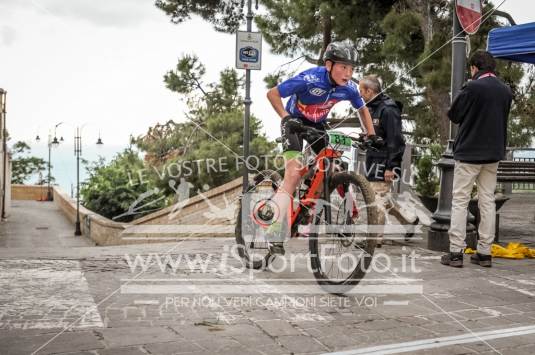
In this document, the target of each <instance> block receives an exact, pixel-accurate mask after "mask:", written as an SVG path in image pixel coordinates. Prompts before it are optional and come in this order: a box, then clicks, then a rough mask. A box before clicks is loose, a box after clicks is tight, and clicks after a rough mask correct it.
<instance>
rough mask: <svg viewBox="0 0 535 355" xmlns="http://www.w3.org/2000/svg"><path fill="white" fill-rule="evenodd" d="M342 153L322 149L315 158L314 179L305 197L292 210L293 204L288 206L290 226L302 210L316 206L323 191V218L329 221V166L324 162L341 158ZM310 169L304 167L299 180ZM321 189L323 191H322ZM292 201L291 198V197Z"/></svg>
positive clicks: (330, 149)
mask: <svg viewBox="0 0 535 355" xmlns="http://www.w3.org/2000/svg"><path fill="white" fill-rule="evenodd" d="M341 157H342V153H341V152H339V151H336V150H334V149H332V148H329V147H328V146H327V147H326V148H323V149H322V150H321V151H320V152H319V154H318V155H317V156H316V157H315V159H314V161H315V163H314V166H315V167H316V173H315V174H314V177H313V178H312V181H311V185H310V187H309V188H308V190H307V193H306V195H305V196H304V199H303V200H301V201H300V203H299V205H298V206H297V207H296V208H295V209H294V207H293V202H292V203H290V205H289V213H290V226H293V225H294V224H295V222H296V221H297V218H298V217H299V214H300V213H301V211H302V209H303V208H304V207H307V208H309V209H313V208H314V206H315V205H316V202H315V201H316V200H317V199H318V198H320V197H321V191H323V197H324V199H325V202H326V203H325V207H326V209H325V217H326V218H327V219H328V220H330V218H331V209H330V196H329V194H328V193H327V192H328V191H329V174H330V171H328V169H330V168H331V167H330V164H329V165H328V166H326V165H327V164H326V161H331V160H334V159H336V158H341ZM309 171H310V169H309V168H308V167H307V166H305V167H303V168H302V169H301V171H300V174H301V178H303V176H305V175H306V174H307V173H308V172H309ZM322 188H323V190H322ZM292 201H293V197H292Z"/></svg>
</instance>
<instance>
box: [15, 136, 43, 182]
mask: <svg viewBox="0 0 535 355" xmlns="http://www.w3.org/2000/svg"><path fill="white" fill-rule="evenodd" d="M30 151H31V148H30V146H29V145H28V144H26V143H25V142H23V141H18V142H17V143H15V144H14V145H13V148H12V154H13V159H12V164H13V165H12V172H11V183H13V184H24V183H25V182H27V181H28V179H29V178H30V177H31V176H32V175H34V174H39V173H40V172H42V171H44V170H45V169H46V162H45V161H44V160H43V159H41V158H37V157H34V156H27V154H29V153H30ZM51 180H52V179H51ZM39 183H40V182H39V181H38V184H39ZM45 183H46V182H45Z"/></svg>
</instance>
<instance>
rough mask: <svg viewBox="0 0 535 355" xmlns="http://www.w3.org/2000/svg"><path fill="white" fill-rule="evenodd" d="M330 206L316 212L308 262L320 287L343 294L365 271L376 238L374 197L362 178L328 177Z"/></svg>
mask: <svg viewBox="0 0 535 355" xmlns="http://www.w3.org/2000/svg"><path fill="white" fill-rule="evenodd" d="M329 191H330V192H329V201H328V202H329V203H323V205H322V206H321V208H318V209H317V213H316V216H315V219H314V224H315V228H314V231H313V233H312V234H311V235H310V240H309V248H310V258H311V259H310V262H311V266H312V271H313V273H314V277H315V278H316V280H317V282H318V283H319V284H320V286H321V287H322V288H323V289H325V290H326V291H328V292H329V293H333V294H343V293H346V292H347V291H349V290H350V289H351V288H352V287H354V286H355V285H356V284H358V283H359V282H360V281H361V280H362V278H363V277H364V276H365V274H366V271H367V270H368V268H369V266H370V263H371V260H372V256H373V253H374V251H375V245H376V238H375V236H376V235H375V234H374V233H370V231H369V227H370V226H375V225H377V222H378V211H377V207H376V206H375V194H374V192H373V189H372V187H371V185H370V183H369V182H368V180H366V178H365V177H363V176H360V175H354V174H350V173H347V172H342V173H337V174H334V175H333V176H332V177H331V181H330V184H329Z"/></svg>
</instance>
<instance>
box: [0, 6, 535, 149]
mask: <svg viewBox="0 0 535 355" xmlns="http://www.w3.org/2000/svg"><path fill="white" fill-rule="evenodd" d="M500 2H501V0H500ZM497 3H499V2H498V1H495V4H497ZM500 9H501V10H504V11H507V12H509V13H510V14H511V15H512V16H513V18H514V19H515V20H516V22H517V23H519V24H520V23H526V22H532V21H535V2H534V1H526V0H506V1H505V3H504V4H503V5H502V6H501V8H500ZM242 29H245V23H244V25H243V27H242ZM185 53H188V54H196V55H197V56H198V57H199V58H200V60H201V62H202V63H204V64H205V66H206V68H207V75H206V78H205V80H204V82H205V83H209V82H212V81H215V80H216V79H217V77H218V74H219V72H220V71H221V70H222V69H224V68H226V67H234V64H235V35H230V34H222V33H218V32H216V31H214V30H213V29H212V27H211V26H210V24H208V23H206V22H203V20H202V19H200V18H193V19H191V20H190V21H187V22H186V23H183V24H180V25H175V24H172V23H171V22H170V21H169V19H168V17H167V16H166V15H165V14H164V13H163V12H162V11H160V10H159V9H157V8H156V7H155V6H154V1H153V0H113V1H109V0H0V88H3V89H5V90H7V92H8V96H7V111H8V112H7V126H8V131H9V134H10V136H11V137H12V142H15V141H18V140H24V141H26V142H28V143H31V144H32V146H33V145H36V143H35V140H34V138H35V136H36V135H37V134H39V135H40V136H41V137H42V138H44V140H45V141H46V136H47V134H48V133H49V132H51V128H53V127H54V125H55V124H57V123H59V122H64V123H63V124H61V125H60V126H59V127H58V129H57V135H58V137H59V136H64V138H65V143H64V144H65V145H66V146H69V145H70V147H71V149H72V140H73V139H72V137H73V136H74V129H75V127H76V126H78V125H83V124H85V126H84V129H83V134H82V136H83V137H84V142H88V143H87V144H89V142H92V141H96V139H97V137H98V135H99V132H100V135H101V137H102V139H103V141H104V143H105V144H107V145H108V146H109V147H110V148H111V147H118V148H117V150H119V149H120V148H122V147H126V146H127V145H128V140H129V136H130V135H134V136H137V135H140V134H143V133H145V132H146V131H147V129H148V127H150V126H153V125H155V124H156V123H158V122H160V123H164V122H166V121H167V120H169V119H173V120H175V121H177V122H179V121H183V120H184V111H185V110H186V107H185V105H184V104H183V103H182V102H181V101H180V100H179V96H178V95H177V94H176V93H173V92H171V91H170V90H168V89H166V88H165V85H164V83H163V75H164V74H165V73H166V72H167V71H168V70H171V69H173V68H174V67H175V65H176V63H177V60H178V58H179V57H180V56H181V55H182V54H185ZM289 60H291V58H285V57H282V56H275V55H273V54H271V53H270V49H269V46H268V45H267V43H265V42H264V44H263V59H262V70H260V71H252V100H253V104H252V107H251V111H252V113H253V114H255V115H256V116H257V117H259V118H260V119H261V120H262V122H263V125H264V129H265V132H266V133H267V135H268V136H269V137H270V138H275V137H277V136H278V135H279V134H280V131H279V122H280V121H279V118H278V117H277V116H276V114H275V113H274V112H273V110H272V109H271V107H270V105H269V103H268V102H267V99H266V98H265V93H266V88H265V85H264V83H263V81H262V78H263V77H264V76H265V75H266V74H268V73H270V72H272V71H274V70H275V69H277V68H278V67H279V66H280V65H282V64H284V63H286V62H288V61H289ZM300 63H301V61H297V62H296V63H295V64H292V67H291V68H292V69H295V70H299V69H303V70H304V69H305V68H306V67H307V66H306V65H301V66H299V64H300ZM242 72H243V71H242ZM40 144H41V145H43V144H45V143H43V140H41V143H40ZM42 148H43V147H41V148H40V149H41V150H42ZM38 149H39V148H38ZM112 150H113V149H112Z"/></svg>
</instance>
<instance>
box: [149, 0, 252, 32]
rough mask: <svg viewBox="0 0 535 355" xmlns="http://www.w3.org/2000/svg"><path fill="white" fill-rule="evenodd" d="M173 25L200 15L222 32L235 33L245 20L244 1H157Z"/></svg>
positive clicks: (156, 3) (157, 5) (157, 4)
mask: <svg viewBox="0 0 535 355" xmlns="http://www.w3.org/2000/svg"><path fill="white" fill-rule="evenodd" d="M155 5H156V7H158V8H159V9H161V10H162V11H164V12H165V13H166V14H167V15H168V16H169V17H170V18H171V22H173V23H177V24H178V23H181V22H184V21H185V20H187V19H190V18H191V15H198V16H200V17H202V18H203V19H206V20H207V21H209V22H210V23H212V24H213V25H214V28H215V29H216V30H217V31H220V32H235V31H236V30H237V29H238V28H239V26H240V24H241V23H242V22H243V20H244V18H245V17H244V14H243V1H242V0H156V2H155Z"/></svg>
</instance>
